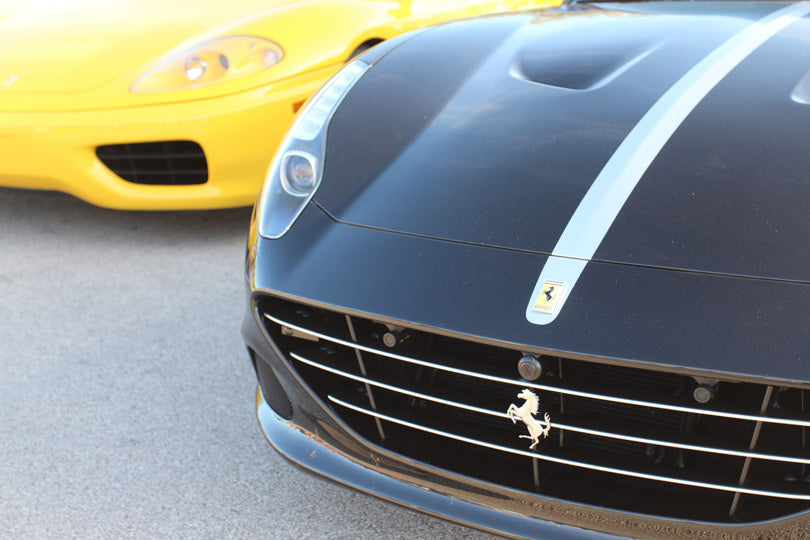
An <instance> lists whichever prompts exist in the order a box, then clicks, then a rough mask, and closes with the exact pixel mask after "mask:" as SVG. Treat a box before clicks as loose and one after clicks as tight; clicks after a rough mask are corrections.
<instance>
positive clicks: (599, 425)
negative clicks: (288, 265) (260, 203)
mask: <svg viewBox="0 0 810 540" xmlns="http://www.w3.org/2000/svg"><path fill="white" fill-rule="evenodd" d="M257 308H258V314H257V315H259V317H260V318H261V320H262V321H263V322H264V327H265V329H266V330H267V332H268V337H270V338H271V339H272V340H274V341H275V342H276V345H277V346H278V349H279V351H281V352H282V354H283V358H284V359H286V361H287V362H288V366H289V367H290V368H291V369H293V370H294V371H295V372H296V373H297V374H298V375H299V376H300V378H301V380H302V381H303V382H304V383H305V384H307V386H308V388H309V390H310V391H311V392H312V393H313V394H314V395H316V396H318V397H319V398H320V399H321V402H322V403H325V404H326V405H327V406H328V407H329V408H330V409H331V410H332V413H333V414H334V415H335V416H336V417H337V418H340V419H341V420H342V421H343V422H345V424H346V425H347V426H348V427H349V428H351V429H352V431H353V432H354V433H355V434H357V436H359V437H361V438H363V439H365V440H368V441H370V442H372V443H374V444H378V445H380V446H381V447H382V448H386V449H388V450H391V451H393V452H396V453H398V454H400V455H403V456H406V457H407V458H408V459H411V460H413V461H414V462H417V463H426V464H429V465H432V466H435V467H440V468H443V469H446V470H449V471H454V472H457V473H460V474H462V475H466V476H468V477H472V478H478V479H480V480H481V481H486V482H494V483H495V484H499V485H503V486H507V487H511V488H513V489H519V490H525V491H531V492H534V493H536V494H538V495H539V496H544V497H545V496H548V497H552V498H557V499H559V500H566V501H571V502H574V503H580V504H587V505H595V506H598V507H604V508H611V509H615V510H618V511H630V512H638V513H642V514H647V515H653V516H655V515H657V516H661V517H670V518H677V519H687V520H695V521H704V522H718V523H746V522H747V523H753V522H761V521H763V520H768V519H777V518H779V517H784V516H788V515H792V514H795V513H797V512H803V511H810V475H806V474H805V470H806V468H807V466H808V465H810V450H808V448H807V445H806V444H805V439H806V437H805V431H806V427H809V426H810V418H809V417H808V414H807V413H806V412H805V409H804V402H803V400H804V391H803V390H802V389H801V388H800V387H796V386H777V387H770V390H769V386H768V385H767V384H764V383H763V382H759V381H755V380H753V379H750V378H749V379H747V380H738V379H736V378H735V377H733V376H727V377H723V376H720V377H718V378H717V379H716V380H715V382H714V383H713V384H714V385H715V386H714V395H713V399H712V401H711V402H710V403H709V404H708V405H701V404H698V403H697V402H696V401H694V399H693V391H694V389H695V388H696V387H697V385H698V384H702V382H701V380H700V378H699V377H696V376H691V374H684V373H680V372H678V371H666V370H664V369H654V370H652V369H649V368H646V367H645V366H644V365H643V364H639V365H638V366H630V365H621V364H611V363H610V362H607V361H604V360H602V359H598V361H593V360H589V359H587V358H567V357H566V356H565V355H557V354H549V353H546V354H543V355H541V357H540V361H541V362H543V364H544V368H545V369H544V372H543V374H542V375H541V377H540V378H538V379H537V380H534V381H527V380H524V379H522V378H520V376H519V375H518V373H517V362H518V360H519V359H520V358H521V357H522V356H523V355H525V352H522V351H521V350H520V349H517V348H515V347H514V346H506V345H500V346H499V345H497V344H496V343H494V342H493V343H481V342H477V341H471V340H469V339H467V338H465V337H464V336H454V335H452V334H447V333H439V332H431V331H430V330H429V329H416V328H410V327H408V325H407V324H404V323H397V322H396V321H388V322H386V323H383V322H381V321H377V320H375V319H374V318H371V317H362V316H358V315H351V316H350V315H348V314H345V313H341V312H340V311H338V310H328V309H323V308H319V307H315V306H309V305H306V304H303V303H296V302H291V301H288V300H284V299H278V298H275V299H273V298H271V297H269V296H268V297H266V298H265V299H263V300H260V301H258V302H257ZM347 321H351V322H350V324H349V329H348V331H347V328H346V327H347V324H346V323H347ZM392 328H396V330H392ZM388 332H396V333H397V335H398V336H404V339H402V340H401V341H397V342H396V343H395V345H390V344H389V342H390V340H389V341H386V344H385V346H384V345H383V341H384V339H383V338H384V337H388V336H386V334H387V333H388ZM397 339H399V338H397ZM358 359H362V361H360V362H358ZM563 373H565V376H563ZM513 374H514V375H513ZM695 375H699V374H695ZM524 388H528V389H531V390H533V391H534V392H535V394H536V397H537V398H539V400H540V407H541V409H540V411H539V412H538V413H536V414H535V415H534V418H535V419H536V420H538V421H541V422H543V420H542V417H543V415H544V414H545V413H546V412H548V413H549V414H550V419H551V421H550V429H551V432H550V433H549V435H548V437H547V438H543V437H541V438H540V441H541V444H540V446H538V447H536V448H535V449H533V448H529V445H530V441H526V440H525V439H526V438H529V437H527V436H526V432H527V427H528V428H529V435H532V431H531V430H532V428H533V426H532V424H530V423H529V420H523V421H521V420H517V421H516V422H512V421H511V420H512V418H511V417H510V416H509V415H507V413H506V411H507V407H508V406H509V404H510V403H511V402H514V403H515V404H516V406H520V403H521V399H524V400H526V401H525V402H524V403H527V402H528V398H525V397H523V396H517V393H518V392H519V391H520V390H522V389H524ZM369 398H372V399H373V401H372V400H371V399H369ZM695 399H696V398H695ZM703 407H707V408H705V409H704V408H703ZM524 423H525V424H526V425H524ZM381 428H382V429H381ZM383 430H384V433H385V438H383V437H381V432H383ZM414 430H419V431H414ZM419 433H423V434H424V433H430V434H432V435H430V436H427V437H425V436H419ZM757 440H758V441H759V442H756V443H755V444H752V441H757ZM535 452H537V453H535ZM482 460H483V461H482ZM541 462H542V463H541ZM729 509H731V511H730V512H729Z"/></svg>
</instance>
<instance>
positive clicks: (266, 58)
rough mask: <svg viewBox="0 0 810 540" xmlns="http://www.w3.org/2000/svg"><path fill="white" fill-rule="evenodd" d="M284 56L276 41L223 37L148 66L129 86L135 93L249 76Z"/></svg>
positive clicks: (209, 83)
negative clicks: (150, 66)
mask: <svg viewBox="0 0 810 540" xmlns="http://www.w3.org/2000/svg"><path fill="white" fill-rule="evenodd" d="M283 57H284V50H283V49H282V48H281V46H279V45H278V44H277V43H275V42H273V41H270V40H269V39H265V38H262V37H258V36H226V37H221V38H216V39H212V40H210V41H206V42H203V43H200V44H199V45H196V46H194V47H191V48H189V49H186V50H184V51H183V52H181V53H179V54H176V55H174V56H172V57H171V58H169V59H168V60H165V61H163V62H161V63H160V64H158V65H157V66H155V67H154V68H152V69H150V70H149V71H147V72H146V73H144V74H143V75H142V76H141V77H139V78H138V80H137V81H135V82H134V83H133V84H132V86H131V87H130V88H129V89H130V91H131V92H134V93H136V94H147V93H153V92H171V91H173V90H188V89H191V88H200V87H202V86H209V85H211V84H217V83H221V82H225V81H232V80H234V79H239V78H241V77H246V76H248V75H252V74H254V73H256V72H258V71H261V70H263V69H266V68H268V67H270V66H273V65H275V64H277V63H279V62H280V61H281V59H282V58H283Z"/></svg>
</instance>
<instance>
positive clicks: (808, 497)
mask: <svg viewBox="0 0 810 540" xmlns="http://www.w3.org/2000/svg"><path fill="white" fill-rule="evenodd" d="M328 397H329V400H330V401H332V402H333V403H336V404H338V405H341V406H343V407H346V408H348V409H351V410H353V411H355V412H359V413H362V414H365V415H369V416H372V417H376V418H380V419H382V420H386V421H388V422H392V423H395V424H399V425H401V426H405V427H408V428H412V429H416V430H419V431H424V432H426V433H431V434H433V435H438V436H440V437H446V438H449V439H453V440H456V441H460V442H464V443H468V444H474V445H477V446H481V447H484V448H489V449H491V450H497V451H500V452H506V453H510V454H515V455H519V456H525V457H528V458H532V459H539V460H543V461H549V462H552V463H557V464H560V465H567V466H570V467H578V468H582V469H589V470H593V471H600V472H606V473H611V474H618V475H622V476H631V477H634V478H640V479H643V480H652V481H657V482H667V483H670V484H679V485H683V486H691V487H698V488H705V489H712V490H718V491H726V492H729V493H744V494H747V495H759V496H764V497H779V498H783V499H794V500H801V501H810V494H803V493H786V492H776V491H766V490H757V489H751V488H745V487H740V486H735V485H722V484H712V483H707V482H699V481H694V480H688V479H681V478H673V477H667V476H659V475H653V474H647V473H641V472H637V471H628V470H623V469H616V468H613V467H603V466H601V465H594V464H591V463H583V462H578V461H572V460H568V459H564V458H558V457H555V456H548V455H544V454H537V453H534V452H530V451H527V450H519V449H516V448H509V447H506V446H501V445H497V444H492V443H488V442H486V441H480V440H477V439H472V438H469V437H464V436H461V435H456V434H453V433H448V432H446V431H442V430H438V429H434V428H430V427H427V426H423V425H420V424H414V423H413V422H408V421H406V420H401V419H399V418H394V417H391V416H388V415H386V414H382V413H379V412H376V411H370V410H368V409H364V408H362V407H358V406H356V405H353V404H351V403H347V402H345V401H343V400H341V399H340V398H336V397H334V396H332V395H329V396H328Z"/></svg>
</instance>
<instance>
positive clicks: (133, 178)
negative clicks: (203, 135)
mask: <svg viewBox="0 0 810 540" xmlns="http://www.w3.org/2000/svg"><path fill="white" fill-rule="evenodd" d="M96 155H97V156H98V159H100V160H101V162H102V163H104V165H106V166H107V167H108V168H109V169H110V170H111V171H112V172H114V173H115V174H117V175H118V176H120V177H121V178H123V179H124V180H126V181H128V182H133V183H135V184H148V185H161V186H186V185H193V184H204V183H206V182H207V181H208V163H207V162H206V160H205V153H204V152H203V149H202V147H201V146H200V145H199V144H197V143H195V142H193V141H161V142H146V143H131V144H110V145H105V146H99V147H98V148H96Z"/></svg>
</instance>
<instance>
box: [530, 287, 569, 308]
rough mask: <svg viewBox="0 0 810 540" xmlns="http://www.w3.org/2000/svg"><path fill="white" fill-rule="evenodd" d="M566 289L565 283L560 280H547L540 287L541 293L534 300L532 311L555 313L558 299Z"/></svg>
mask: <svg viewBox="0 0 810 540" xmlns="http://www.w3.org/2000/svg"><path fill="white" fill-rule="evenodd" d="M563 291H565V283H560V282H558V281H546V282H544V283H543V287H542V288H541V289H540V294H538V295H537V299H536V300H535V302H534V307H533V308H532V311H536V312H538V313H548V314H552V313H554V308H555V307H557V301H558V300H559V299H560V298H561V297H562V294H563Z"/></svg>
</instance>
